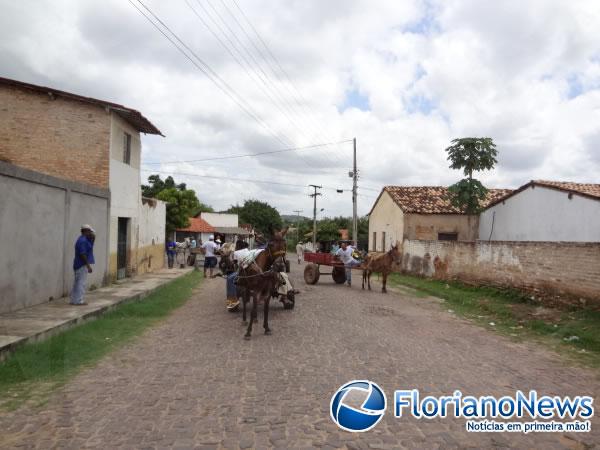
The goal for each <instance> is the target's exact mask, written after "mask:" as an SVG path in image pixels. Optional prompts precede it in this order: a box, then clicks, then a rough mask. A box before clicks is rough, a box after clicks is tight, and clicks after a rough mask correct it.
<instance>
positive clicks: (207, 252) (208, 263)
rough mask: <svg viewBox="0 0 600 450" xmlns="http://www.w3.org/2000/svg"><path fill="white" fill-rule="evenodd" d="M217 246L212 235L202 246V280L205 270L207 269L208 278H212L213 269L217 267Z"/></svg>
mask: <svg viewBox="0 0 600 450" xmlns="http://www.w3.org/2000/svg"><path fill="white" fill-rule="evenodd" d="M218 250H219V245H218V244H216V243H215V237H214V236H213V235H211V236H209V237H208V242H205V243H204V244H202V253H204V278H206V269H209V277H210V278H212V277H213V269H214V268H215V267H216V266H217V256H216V254H215V253H216V252H217V251H218Z"/></svg>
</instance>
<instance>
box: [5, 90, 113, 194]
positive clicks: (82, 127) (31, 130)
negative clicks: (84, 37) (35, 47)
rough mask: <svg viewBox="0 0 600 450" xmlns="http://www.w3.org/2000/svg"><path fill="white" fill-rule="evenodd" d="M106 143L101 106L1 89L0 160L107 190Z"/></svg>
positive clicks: (107, 124)
mask: <svg viewBox="0 0 600 450" xmlns="http://www.w3.org/2000/svg"><path fill="white" fill-rule="evenodd" d="M109 141H110V115H109V114H108V113H107V112H106V111H105V110H104V109H103V108H102V107H100V106H97V105H91V104H87V103H83V102H78V101H73V100H66V99H63V98H61V97H60V96H59V97H54V98H51V97H50V96H49V95H47V94H44V93H41V92H35V91H30V90H26V89H19V88H16V87H12V86H0V160H3V161H5V162H10V163H12V164H15V165H18V166H21V167H25V168H27V169H31V170H36V171H38V172H41V173H44V174H47V175H52V176H56V177H60V178H64V179H67V180H71V181H77V182H81V183H86V184H90V185H93V186H97V187H101V188H107V187H108V167H109Z"/></svg>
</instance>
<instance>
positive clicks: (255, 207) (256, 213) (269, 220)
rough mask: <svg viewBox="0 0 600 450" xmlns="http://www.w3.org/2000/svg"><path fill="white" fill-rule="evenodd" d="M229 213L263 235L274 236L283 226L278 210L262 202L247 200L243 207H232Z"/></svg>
mask: <svg viewBox="0 0 600 450" xmlns="http://www.w3.org/2000/svg"><path fill="white" fill-rule="evenodd" d="M227 212H228V213H232V214H237V215H238V217H239V221H240V223H249V224H251V225H252V226H253V227H254V229H255V230H257V231H258V232H260V233H263V234H272V233H273V231H275V230H280V229H281V228H282V226H283V221H282V220H281V216H280V215H279V212H278V211H277V209H275V208H274V207H272V206H271V205H269V204H268V203H266V202H261V201H260V200H252V199H251V200H245V201H244V205H243V206H240V205H235V206H233V205H232V206H231V207H230V208H229V209H228V210H227Z"/></svg>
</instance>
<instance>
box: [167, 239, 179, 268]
mask: <svg viewBox="0 0 600 450" xmlns="http://www.w3.org/2000/svg"><path fill="white" fill-rule="evenodd" d="M166 247H167V263H168V265H169V269H172V268H173V263H174V262H175V249H176V248H177V246H176V245H175V241H173V239H171V238H169V239H168V240H167V244H166Z"/></svg>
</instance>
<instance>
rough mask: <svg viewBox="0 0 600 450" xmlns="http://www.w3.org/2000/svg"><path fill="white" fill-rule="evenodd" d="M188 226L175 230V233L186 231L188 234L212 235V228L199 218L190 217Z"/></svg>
mask: <svg viewBox="0 0 600 450" xmlns="http://www.w3.org/2000/svg"><path fill="white" fill-rule="evenodd" d="M188 220H189V222H190V225H189V226H188V227H187V228H177V229H176V231H187V232H190V233H214V232H215V229H214V227H213V226H212V225H211V224H210V223H208V222H207V221H206V220H204V219H201V218H200V217H190V218H189V219H188Z"/></svg>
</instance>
